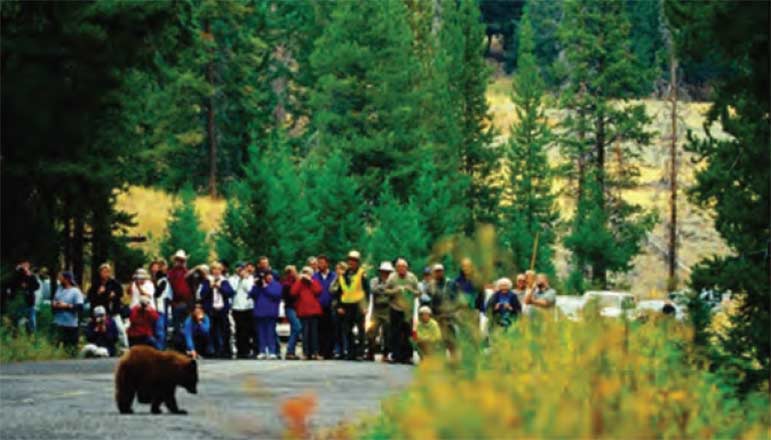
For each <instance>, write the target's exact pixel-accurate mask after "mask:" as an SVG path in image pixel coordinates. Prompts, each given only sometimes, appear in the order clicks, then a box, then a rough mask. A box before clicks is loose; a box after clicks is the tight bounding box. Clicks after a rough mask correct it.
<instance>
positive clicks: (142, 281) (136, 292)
mask: <svg viewBox="0 0 771 440" xmlns="http://www.w3.org/2000/svg"><path fill="white" fill-rule="evenodd" d="M132 278H133V281H132V282H131V288H130V289H131V291H130V293H131V302H130V303H129V307H134V306H135V305H137V304H139V297H140V296H142V295H146V296H148V297H149V298H150V305H149V306H150V307H151V308H153V309H154V308H155V300H154V299H155V285H154V284H153V282H152V280H150V274H149V273H148V272H147V270H145V269H144V268H141V267H140V268H139V269H137V270H136V271H135V272H134V276H133V277H132Z"/></svg>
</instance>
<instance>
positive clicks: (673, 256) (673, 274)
mask: <svg viewBox="0 0 771 440" xmlns="http://www.w3.org/2000/svg"><path fill="white" fill-rule="evenodd" d="M669 76H670V80H669V81H670V85H669V99H670V102H671V105H672V115H671V117H672V120H671V123H672V127H671V130H672V139H671V142H670V144H669V161H670V163H669V190H670V192H669V255H668V256H669V283H668V284H669V289H670V290H674V289H676V288H677V58H676V57H675V53H674V50H671V49H670V51H669Z"/></svg>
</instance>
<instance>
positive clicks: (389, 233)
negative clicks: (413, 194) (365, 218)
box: [369, 182, 428, 271]
mask: <svg viewBox="0 0 771 440" xmlns="http://www.w3.org/2000/svg"><path fill="white" fill-rule="evenodd" d="M374 216H375V218H374V223H373V229H372V232H371V234H370V237H369V256H370V261H373V262H380V261H386V260H388V261H392V260H393V259H395V258H397V257H404V258H406V259H407V261H408V262H409V264H410V266H411V267H412V268H413V269H412V270H413V271H415V270H417V269H415V268H422V267H423V265H424V264H425V263H426V256H427V255H428V243H427V240H426V230H425V227H424V225H423V223H422V218H421V215H420V211H419V210H418V208H417V206H415V204H414V203H413V202H412V200H410V201H408V202H406V203H405V202H401V201H399V199H398V198H397V197H396V196H395V194H394V192H393V191H392V189H391V185H390V184H389V183H388V182H386V184H385V185H384V186H383V196H382V197H381V203H380V205H379V206H378V207H377V208H376V209H375V213H374Z"/></svg>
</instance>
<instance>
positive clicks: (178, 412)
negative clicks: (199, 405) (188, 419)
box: [174, 409, 187, 416]
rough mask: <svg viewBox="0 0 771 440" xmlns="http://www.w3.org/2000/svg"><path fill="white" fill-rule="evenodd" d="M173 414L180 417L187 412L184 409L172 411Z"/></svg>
mask: <svg viewBox="0 0 771 440" xmlns="http://www.w3.org/2000/svg"><path fill="white" fill-rule="evenodd" d="M174 414H178V415H181V416H186V415H187V411H185V410H184V409H178V410H176V411H174Z"/></svg>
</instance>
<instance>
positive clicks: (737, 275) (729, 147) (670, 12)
mask: <svg viewBox="0 0 771 440" xmlns="http://www.w3.org/2000/svg"><path fill="white" fill-rule="evenodd" d="M665 6H666V12H667V17H668V19H669V20H670V22H671V23H672V24H673V25H674V27H675V29H676V31H675V32H674V33H673V35H674V37H675V42H676V46H677V50H678V55H679V56H680V57H682V58H684V59H685V60H687V61H690V62H695V63H699V62H704V61H705V60H709V59H719V60H721V64H720V66H719V67H720V70H722V71H724V72H725V73H724V74H721V75H720V76H718V77H717V78H715V80H714V81H713V82H712V86H713V90H714V92H713V96H712V99H713V104H712V107H711V109H710V111H709V113H708V120H707V128H708V129H709V128H710V127H711V126H712V125H713V124H714V123H715V122H719V123H720V125H721V126H722V128H723V130H724V131H725V132H726V133H728V135H729V137H728V138H727V139H717V138H715V137H713V136H712V135H711V133H710V132H709V131H708V136H707V137H706V138H697V137H696V136H694V135H693V134H689V140H688V144H687V145H686V149H687V150H689V151H690V152H692V153H693V154H694V155H695V157H696V161H697V162H698V163H699V165H700V167H699V169H698V172H697V174H696V183H695V185H694V186H693V187H692V188H690V190H689V194H688V195H689V198H690V199H691V201H693V202H694V203H696V204H698V205H699V206H701V207H703V208H708V209H712V210H714V212H715V227H716V229H717V230H718V232H720V235H721V237H722V238H723V239H724V240H725V241H726V243H727V244H728V245H729V246H730V247H731V249H732V251H733V253H732V254H731V255H728V256H723V257H717V256H714V257H711V258H707V259H705V260H703V261H702V262H701V263H700V264H699V265H698V266H697V267H696V268H695V269H694V271H693V273H692V275H691V282H692V284H693V287H694V288H695V289H696V290H700V289H702V288H708V289H711V288H715V289H718V290H720V291H725V290H730V291H732V292H734V297H735V298H736V299H737V300H738V301H739V304H740V306H739V310H738V313H736V314H735V315H734V316H732V317H731V324H732V325H731V327H730V328H729V330H728V335H727V337H726V338H725V339H724V340H723V341H721V342H722V343H721V349H722V351H723V352H724V353H725V354H726V356H724V357H721V358H717V359H714V361H715V363H716V364H717V366H718V367H720V368H723V369H726V370H728V371H729V375H732V376H735V377H736V376H738V377H740V378H741V385H742V389H743V390H745V391H746V390H751V389H754V388H756V387H761V388H764V389H766V390H767V389H768V386H769V385H768V380H769V377H768V372H769V370H771V348H770V347H771V340H770V336H769V332H768V328H769V327H771V316H770V315H771V312H770V311H769V302H771V287H769V284H770V282H769V280H771V274H770V273H769V272H770V271H771V266H770V265H769V254H770V253H771V252H770V251H771V249H770V248H769V241H768V237H769V235H770V234H771V230H770V229H769V228H770V227H769V218H771V208H770V207H769V185H768V182H769V180H771V176H770V175H769V173H770V172H771V171H769V167H768V166H766V165H767V164H768V163H769V160H771V159H770V157H769V156H770V155H771V153H770V152H769V148H768V146H769V144H771V134H770V132H769V113H768V109H769V106H770V105H771V104H770V103H769V71H768V63H769V55H768V54H769V43H768V23H769V11H768V8H767V7H766V6H767V5H763V4H759V3H758V4H754V3H753V4H748V5H745V6H746V7H743V8H738V9H736V8H733V7H732V5H730V4H722V3H694V4H677V3H674V2H667V3H666V4H665ZM761 164H763V165H761Z"/></svg>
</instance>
